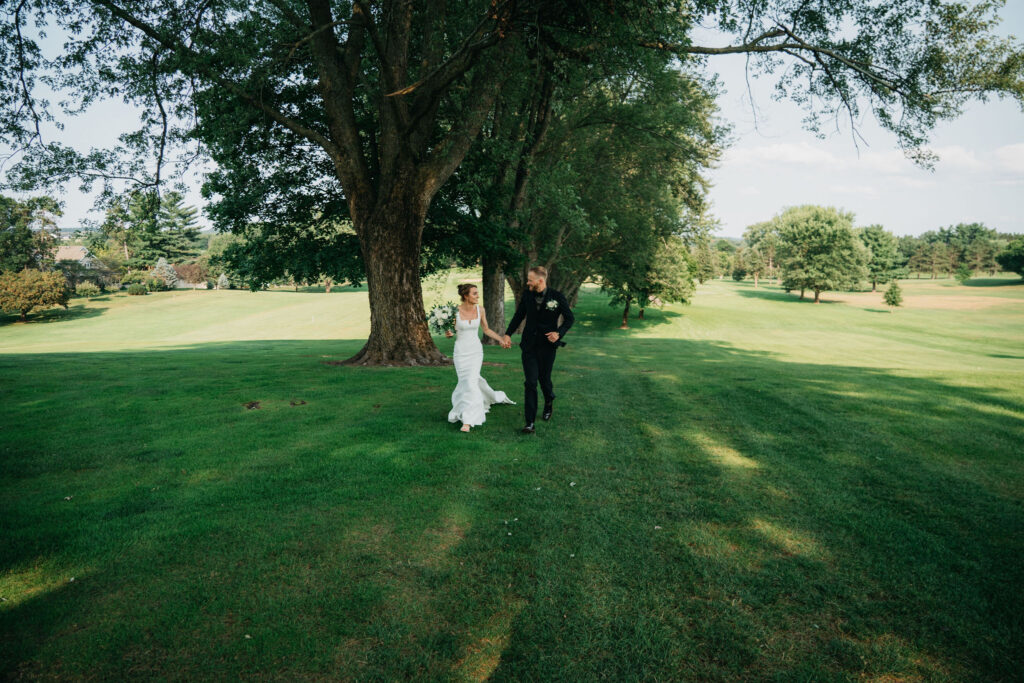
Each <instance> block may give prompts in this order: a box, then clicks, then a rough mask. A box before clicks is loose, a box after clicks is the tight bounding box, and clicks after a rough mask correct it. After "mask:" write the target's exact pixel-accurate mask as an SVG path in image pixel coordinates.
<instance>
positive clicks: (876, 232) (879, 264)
mask: <svg viewBox="0 0 1024 683" xmlns="http://www.w3.org/2000/svg"><path fill="white" fill-rule="evenodd" d="M858 235H859V236H860V239H861V241H862V242H863V243H864V246H866V247H867V248H868V249H869V250H870V251H871V260H870V261H868V278H869V279H870V280H871V291H872V292H874V291H877V290H878V284H879V283H883V284H884V283H886V282H888V281H889V280H890V278H892V274H893V269H894V267H895V263H896V258H897V256H898V254H899V250H898V248H897V242H896V237H895V236H894V235H893V234H892V233H890V232H888V231H887V230H885V228H883V227H882V226H881V225H869V226H868V227H866V228H863V229H861V230H860V231H858Z"/></svg>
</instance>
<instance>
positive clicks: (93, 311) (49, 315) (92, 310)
mask: <svg viewBox="0 0 1024 683" xmlns="http://www.w3.org/2000/svg"><path fill="white" fill-rule="evenodd" d="M105 310H107V309H106V308H105V307H102V306H86V305H85V304H83V303H77V304H76V303H74V302H72V303H70V304H68V307H67V309H63V308H48V309H46V310H43V311H36V312H34V313H29V314H28V320H25V321H24V322H23V321H22V320H21V317H20V316H17V315H5V314H3V313H0V326H6V325H10V324H12V323H22V324H25V325H31V324H37V323H56V322H63V321H66V320H79V319H82V318H95V317H97V316H100V315H103V311H105Z"/></svg>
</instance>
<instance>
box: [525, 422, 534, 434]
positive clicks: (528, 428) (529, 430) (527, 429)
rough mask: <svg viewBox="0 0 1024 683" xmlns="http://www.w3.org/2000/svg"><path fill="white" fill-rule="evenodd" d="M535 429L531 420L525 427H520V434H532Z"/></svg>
mask: <svg viewBox="0 0 1024 683" xmlns="http://www.w3.org/2000/svg"><path fill="white" fill-rule="evenodd" d="M536 431H537V430H536V429H534V428H533V423H532V422H531V423H530V424H528V425H526V426H525V427H523V428H522V430H521V433H522V434H533V433H534V432H536Z"/></svg>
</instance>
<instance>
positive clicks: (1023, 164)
mask: <svg viewBox="0 0 1024 683" xmlns="http://www.w3.org/2000/svg"><path fill="white" fill-rule="evenodd" d="M992 156H993V157H995V160H996V164H997V165H998V167H999V168H1000V169H1001V170H1004V171H1009V172H1010V173H1024V143H1018V144H1016V145H1003V146H1002V147H997V148H996V149H995V150H994V151H993V152H992Z"/></svg>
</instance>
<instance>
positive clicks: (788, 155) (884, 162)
mask: <svg viewBox="0 0 1024 683" xmlns="http://www.w3.org/2000/svg"><path fill="white" fill-rule="evenodd" d="M930 151H932V152H934V153H935V154H936V155H938V157H939V162H938V164H937V165H936V169H937V170H939V171H943V170H945V171H961V172H964V171H966V172H980V171H984V170H987V169H990V168H991V167H992V165H993V163H998V165H999V166H1001V167H1003V168H1005V169H1007V170H1012V171H1014V172H1024V145H1007V146H1005V147H1000V148H999V149H998V150H996V151H995V153H994V154H995V156H996V159H997V162H993V161H991V160H989V159H987V158H986V159H985V160H982V159H981V158H979V156H978V154H977V152H975V151H974V150H972V149H968V148H966V147H963V146H961V145H946V146H942V147H932V148H930ZM987 156H988V155H986V157H987ZM733 164H735V165H748V166H749V165H764V164H789V165H793V166H807V167H811V168H818V169H826V170H831V171H839V170H854V171H868V172H873V173H881V174H885V175H891V176H900V175H906V174H913V173H914V172H915V171H917V170H918V169H917V167H915V166H914V164H913V163H912V162H911V161H910V160H909V159H907V158H906V157H905V156H904V155H903V153H902V152H900V151H899V150H884V151H877V152H874V151H868V152H863V153H862V154H860V155H859V156H858V155H856V154H854V153H851V154H850V156H848V157H846V156H837V155H836V154H833V153H832V152H831V151H829V150H828V149H825V148H824V147H822V146H821V145H815V144H813V143H810V142H797V143H791V142H782V143H775V144H770V145H752V146H747V147H734V148H732V149H730V150H729V151H728V152H726V154H725V158H724V159H723V160H722V165H723V166H729V165H733Z"/></svg>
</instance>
